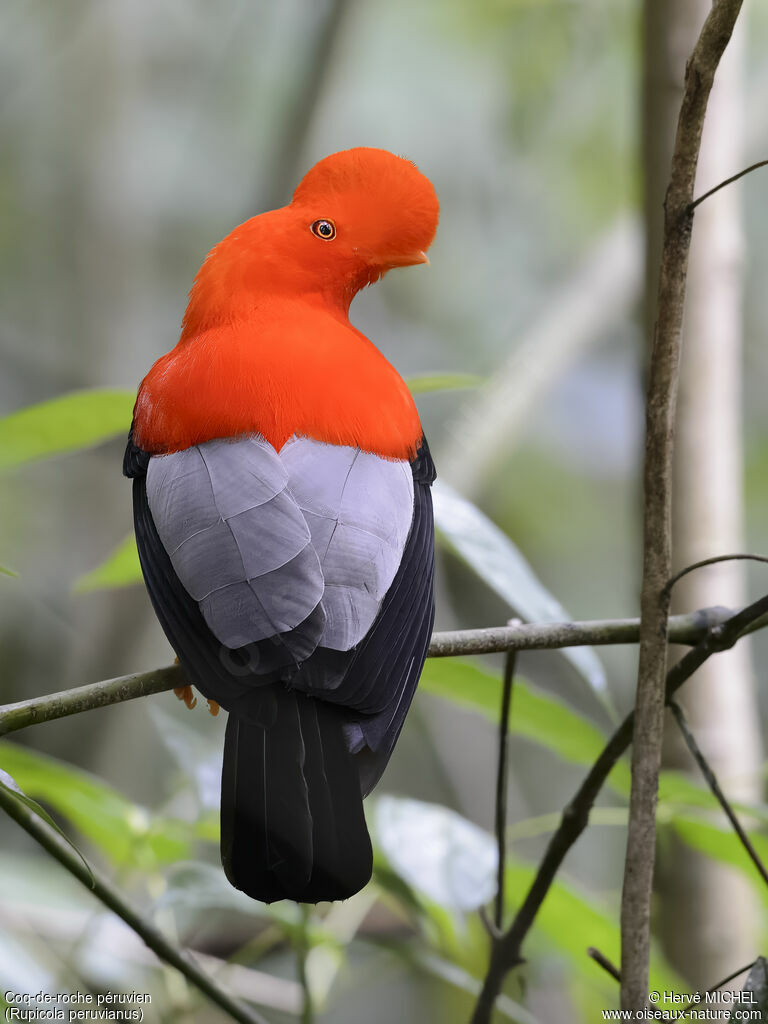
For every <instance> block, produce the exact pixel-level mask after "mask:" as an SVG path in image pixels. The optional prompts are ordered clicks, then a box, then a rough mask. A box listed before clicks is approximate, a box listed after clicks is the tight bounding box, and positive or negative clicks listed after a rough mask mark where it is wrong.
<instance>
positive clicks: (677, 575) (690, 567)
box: [664, 553, 768, 594]
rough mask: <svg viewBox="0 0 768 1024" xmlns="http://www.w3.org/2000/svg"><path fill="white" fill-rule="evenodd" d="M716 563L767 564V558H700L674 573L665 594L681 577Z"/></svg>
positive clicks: (730, 556)
mask: <svg viewBox="0 0 768 1024" xmlns="http://www.w3.org/2000/svg"><path fill="white" fill-rule="evenodd" d="M718 562H765V563H766V564H768V557H766V556H765V555H752V554H741V553H739V554H736V555H713V556H712V557H711V558H702V559H701V561H700V562H694V563H693V564H692V565H686V567H685V568H684V569H681V570H680V572H676V573H675V575H674V576H672V578H671V579H668V580H667V582H666V585H665V586H664V590H665V591H666V593H667V594H671V593H672V590H673V588H674V586H675V584H676V583H679V581H680V580H681V579H683V577H685V576H687V575H688V574H689V573H692V572H695V571H696V570H697V569H703V568H705V567H706V566H708V565H717V564H718Z"/></svg>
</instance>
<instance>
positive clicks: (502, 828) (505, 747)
mask: <svg viewBox="0 0 768 1024" xmlns="http://www.w3.org/2000/svg"><path fill="white" fill-rule="evenodd" d="M516 659H517V653H516V652H515V651H508V652H507V657H506V659H505V662H504V689H503V691H502V695H501V714H500V715H499V759H498V767H497V769H496V820H495V829H496V846H497V849H498V858H499V859H498V866H497V883H496V901H495V909H494V923H495V925H496V927H497V928H498V929H499V930H501V928H503V926H504V868H505V867H506V860H507V777H508V769H507V759H508V754H509V713H510V709H511V707H512V687H513V685H514V678H515V661H516Z"/></svg>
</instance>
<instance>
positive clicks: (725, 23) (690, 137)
mask: <svg viewBox="0 0 768 1024" xmlns="http://www.w3.org/2000/svg"><path fill="white" fill-rule="evenodd" d="M741 2H742V0H715V2H714V4H713V6H712V9H711V10H710V12H709V14H708V16H707V18H706V20H705V22H704V26H703V28H702V30H701V34H700V35H699V38H698V41H697V43H696V46H695V47H694V50H693V54H692V55H691V58H690V60H689V62H688V66H687V68H686V75H685V86H684V92H683V100H682V104H681V108H680V117H679V120H678V126H677V135H676V138H675V146H674V151H673V156H672V164H671V171H670V182H669V188H668V189H667V195H666V199H665V205H664V212H665V216H664V242H663V248H662V256H661V269H660V274H659V291H658V302H657V311H658V312H657V321H656V329H655V336H654V342H653V348H652V353H651V364H650V375H649V383H648V397H647V403H646V444H645V464H644V476H643V480H644V496H645V497H644V508H643V513H644V515H643V582H642V591H641V602H640V603H641V627H640V656H639V664H638V676H637V699H636V704H635V710H636V721H635V726H634V742H633V747H632V788H631V792H630V803H629V829H628V835H627V852H626V859H625V865H624V884H623V889H622V901H621V978H622V981H621V1006H622V1009H624V1010H634V1011H637V1010H640V1009H642V1008H643V1007H644V1006H645V1005H646V1000H647V997H648V969H649V960H650V921H651V918H650V905H651V891H652V886H653V866H654V859H655V843H656V802H657V793H658V779H659V767H660V764H661V742H662V734H663V711H664V692H665V686H664V684H665V676H666V664H667V620H668V618H669V592H668V591H667V590H666V589H665V587H666V583H667V580H668V579H669V578H670V576H671V575H672V545H671V532H672V530H671V507H672V505H671V501H672V454H673V437H674V420H675V402H676V398H677V384H678V376H679V365H680V349H681V337H682V323H683V308H684V302H685V287H686V277H687V271H688V253H689V249H690V241H691V228H692V224H693V213H692V210H691V203H692V201H693V189H694V184H695V179H696V166H697V163H698V158H699V149H700V146H701V135H702V129H703V126H704V115H705V113H706V109H707V103H708V101H709V94H710V91H711V88H712V84H713V81H714V76H715V70H716V69H717V66H718V64H719V62H720V58H721V56H722V54H723V52H724V50H725V47H726V46H727V44H728V40H729V39H730V37H731V33H732V31H733V27H734V24H735V22H736V18H737V17H738V14H739V11H740V9H741Z"/></svg>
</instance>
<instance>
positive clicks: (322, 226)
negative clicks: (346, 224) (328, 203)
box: [309, 217, 336, 242]
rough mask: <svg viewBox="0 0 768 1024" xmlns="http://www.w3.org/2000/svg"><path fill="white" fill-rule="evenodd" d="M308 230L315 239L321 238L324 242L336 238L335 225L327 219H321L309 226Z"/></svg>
mask: <svg viewBox="0 0 768 1024" xmlns="http://www.w3.org/2000/svg"><path fill="white" fill-rule="evenodd" d="M309 230H310V231H311V232H312V234H313V235H314V236H315V237H316V238H322V240H323V241H324V242H330V241H332V240H333V239H334V238H335V237H336V225H335V224H334V223H333V221H332V220H328V218H327V217H321V219H320V220H316V221H315V222H314V223H313V224H311V225H310V228H309Z"/></svg>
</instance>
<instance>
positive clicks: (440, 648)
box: [0, 608, 768, 736]
mask: <svg viewBox="0 0 768 1024" xmlns="http://www.w3.org/2000/svg"><path fill="white" fill-rule="evenodd" d="M732 615H733V611H732V610H731V609H729V608H704V609H702V610H701V611H697V612H692V613H690V614H688V615H675V616H672V618H671V619H670V620H669V639H670V641H671V642H672V643H676V644H696V643H698V642H699V641H700V640H701V639H702V638H703V637H705V636H706V635H707V631H708V630H710V629H712V628H713V627H714V626H717V625H721V624H722V623H724V622H726V621H727V620H728V618H729V617H730V616H732ZM766 624H768V623H766ZM639 633H640V620H639V619H599V620H595V621H592V622H546V623H520V624H519V625H515V626H498V627H495V628H491V629H464V630H453V631H450V632H446V633H434V634H433V635H432V641H431V643H430V646H429V657H430V658H451V657H456V656H459V655H464V656H466V655H473V654H493V653H498V652H502V651H511V650H516V651H525V650H531V651H533V650H554V649H558V648H562V647H579V646H586V645H606V644H631V643H637V640H638V636H639ZM182 685H184V678H183V675H182V672H181V669H180V668H179V666H178V665H167V666H165V667H164V668H158V669H153V670H152V671H150V672H137V673H134V674H133V675H128V676H120V677H119V678H117V679H107V680H104V681H102V682H99V683H88V684H87V685H86V686H77V687H75V688H74V689H71V690H62V691H60V692H59V693H52V694H47V695H46V696H43V697H34V698H32V699H31V700H23V701H18V702H17V703H15V704H5V705H2V706H0V736H3V735H5V734H6V733H10V732H15V731H16V730H17V729H26V728H27V727H28V726H30V725H37V724H39V723H40V722H50V721H53V720H54V719H57V718H65V717H67V716H69V715H76V714H79V713H80V712H81V711H90V710H91V709H93V708H101V707H106V706H107V705H110V704H117V703H119V702H121V701H124V700H134V699H135V698H137V697H147V696H149V695H150V694H153V693H163V692H164V691H166V690H171V689H173V688H174V687H177V686H182Z"/></svg>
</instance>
